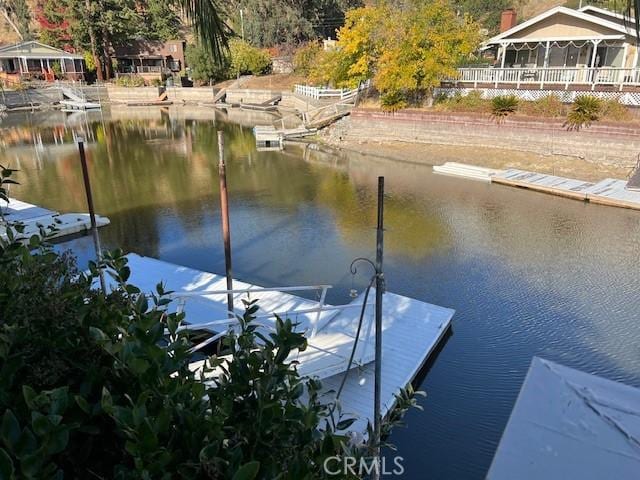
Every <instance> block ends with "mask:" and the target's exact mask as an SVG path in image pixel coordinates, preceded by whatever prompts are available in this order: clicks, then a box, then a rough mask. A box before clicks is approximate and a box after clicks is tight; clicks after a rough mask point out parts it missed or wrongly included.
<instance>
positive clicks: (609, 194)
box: [491, 168, 640, 210]
mask: <svg viewBox="0 0 640 480" xmlns="http://www.w3.org/2000/svg"><path fill="white" fill-rule="evenodd" d="M491 182H492V183H499V184H502V185H509V186H512V187H520V188H527V189H530V190H535V191H538V192H543V193H550V194H552V195H558V196H561V197H566V198H572V199H575V200H582V201H585V202H590V203H596V204H599V205H608V206H612V207H622V208H631V209H634V210H640V191H636V190H629V189H627V188H626V187H627V182H626V181H625V180H616V179H614V178H606V179H604V180H602V181H600V182H597V183H593V182H586V181H584V180H576V179H573V178H565V177H558V176H555V175H547V174H544V173H535V172H528V171H526V170H518V169H513V168H512V169H509V170H504V171H502V172H499V173H497V174H495V175H493V176H492V177H491Z"/></svg>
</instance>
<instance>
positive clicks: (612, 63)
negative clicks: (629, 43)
mask: <svg viewBox="0 0 640 480" xmlns="http://www.w3.org/2000/svg"><path fill="white" fill-rule="evenodd" d="M623 61H624V48H623V47H607V56H606V59H605V61H604V65H605V66H606V67H615V68H620V67H622V63H623Z"/></svg>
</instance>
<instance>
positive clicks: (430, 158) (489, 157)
mask: <svg viewBox="0 0 640 480" xmlns="http://www.w3.org/2000/svg"><path fill="white" fill-rule="evenodd" d="M321 141H322V142H323V143H325V144H327V145H330V146H332V147H334V148H338V149H343V150H347V151H355V152H359V153H363V154H367V155H375V156H381V157H386V158H392V159H394V160H400V161H405V162H415V163H424V164H428V165H441V164H443V163H445V162H462V163H469V164H472V165H479V166H482V167H490V168H499V169H506V168H519V169H522V170H530V171H534V172H539V173H549V174H552V175H559V176H562V177H569V178H577V179H582V180H588V181H599V180H603V179H605V178H619V179H626V178H627V177H628V176H629V173H630V170H629V168H623V167H618V166H614V165H603V164H595V163H590V162H585V161H584V160H582V159H579V158H574V157H566V156H561V155H539V154H535V153H531V152H516V151H511V150H502V149H498V148H488V147H468V146H451V145H432V144H426V143H410V142H391V141H387V142H374V141H364V140H363V141H353V140H349V139H348V140H342V141H340V140H337V139H335V138H333V137H332V136H330V135H325V136H323V137H322V138H321ZM639 153H640V152H639Z"/></svg>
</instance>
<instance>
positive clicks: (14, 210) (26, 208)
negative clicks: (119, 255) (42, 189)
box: [0, 198, 109, 239]
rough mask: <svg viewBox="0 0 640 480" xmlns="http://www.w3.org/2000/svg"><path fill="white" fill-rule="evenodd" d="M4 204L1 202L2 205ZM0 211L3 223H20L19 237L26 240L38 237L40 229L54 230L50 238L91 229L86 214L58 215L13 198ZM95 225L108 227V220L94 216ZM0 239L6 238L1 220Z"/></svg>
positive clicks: (1, 206)
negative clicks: (34, 236) (21, 229)
mask: <svg viewBox="0 0 640 480" xmlns="http://www.w3.org/2000/svg"><path fill="white" fill-rule="evenodd" d="M4 203H5V202H2V204H4ZM0 210H1V211H2V215H3V217H4V221H5V222H8V223H15V222H20V223H22V224H23V225H24V232H23V233H22V234H21V236H23V237H26V238H27V239H28V238H30V237H31V236H32V235H39V234H40V227H43V228H45V229H46V230H48V229H49V228H52V227H53V228H55V231H54V232H52V233H51V238H58V237H66V236H68V235H73V234H75V233H79V232H84V231H87V230H89V229H90V228H91V220H90V218H89V214H88V213H59V212H55V211H53V210H49V209H46V208H42V207H38V206H37V205H32V204H30V203H27V202H23V201H20V200H16V199H15V198H10V199H9V203H8V205H0ZM96 224H97V225H98V227H104V226H105V225H109V219H108V218H107V217H102V216H100V215H96ZM0 237H1V238H3V239H6V238H7V233H6V226H5V224H4V223H3V222H2V220H0Z"/></svg>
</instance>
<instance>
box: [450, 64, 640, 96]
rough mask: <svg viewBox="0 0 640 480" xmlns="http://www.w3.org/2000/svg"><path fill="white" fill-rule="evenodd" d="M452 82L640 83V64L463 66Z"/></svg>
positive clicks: (620, 87) (523, 83)
mask: <svg viewBox="0 0 640 480" xmlns="http://www.w3.org/2000/svg"><path fill="white" fill-rule="evenodd" d="M449 81H450V82H461V83H472V84H473V86H474V87H477V86H478V85H481V84H494V86H495V87H497V86H498V85H499V84H511V85H515V86H516V88H520V86H521V85H524V86H531V85H535V86H537V87H539V88H540V89H543V88H544V86H545V85H561V86H563V87H564V88H565V89H567V90H568V89H569V87H570V86H572V85H582V86H584V85H588V86H590V87H591V88H592V89H595V87H596V86H597V85H609V86H616V87H618V88H619V89H620V90H622V88H623V87H624V86H627V85H629V86H640V68H614V67H602V68H590V67H579V68H578V67H576V68H562V67H560V68H460V69H458V78H456V79H450V80H449Z"/></svg>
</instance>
